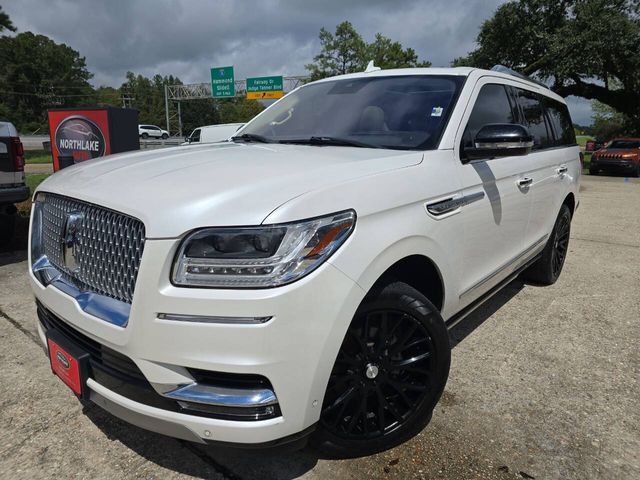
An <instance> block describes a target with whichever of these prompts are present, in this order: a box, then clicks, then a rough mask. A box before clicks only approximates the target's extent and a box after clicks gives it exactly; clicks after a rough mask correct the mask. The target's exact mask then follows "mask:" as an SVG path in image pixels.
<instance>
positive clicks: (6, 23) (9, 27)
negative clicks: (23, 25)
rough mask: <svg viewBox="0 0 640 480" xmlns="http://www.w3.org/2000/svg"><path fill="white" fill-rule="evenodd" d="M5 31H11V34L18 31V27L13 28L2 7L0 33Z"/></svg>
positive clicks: (0, 9)
mask: <svg viewBox="0 0 640 480" xmlns="http://www.w3.org/2000/svg"><path fill="white" fill-rule="evenodd" d="M3 30H9V31H11V32H15V31H16V27H14V26H13V23H12V22H11V19H10V18H9V15H7V14H6V13H5V12H3V11H2V6H0V32H2V31H3Z"/></svg>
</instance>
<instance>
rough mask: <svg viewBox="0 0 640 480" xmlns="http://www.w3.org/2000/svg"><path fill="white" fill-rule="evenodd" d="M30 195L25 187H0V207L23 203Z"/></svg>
mask: <svg viewBox="0 0 640 480" xmlns="http://www.w3.org/2000/svg"><path fill="white" fill-rule="evenodd" d="M30 195H31V191H30V190H29V187H28V186H26V185H20V186H17V187H8V188H2V187H0V205H3V204H7V203H20V202H24V201H25V200H26V199H28V198H29V196H30Z"/></svg>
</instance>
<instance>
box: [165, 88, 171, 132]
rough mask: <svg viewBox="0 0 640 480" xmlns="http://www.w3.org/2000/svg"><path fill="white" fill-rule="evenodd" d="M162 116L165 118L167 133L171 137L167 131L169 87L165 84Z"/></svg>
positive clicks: (168, 130)
mask: <svg viewBox="0 0 640 480" xmlns="http://www.w3.org/2000/svg"><path fill="white" fill-rule="evenodd" d="M164 114H165V116H166V117H167V132H169V135H171V130H170V129H169V87H168V85H167V84H166V83H165V84H164Z"/></svg>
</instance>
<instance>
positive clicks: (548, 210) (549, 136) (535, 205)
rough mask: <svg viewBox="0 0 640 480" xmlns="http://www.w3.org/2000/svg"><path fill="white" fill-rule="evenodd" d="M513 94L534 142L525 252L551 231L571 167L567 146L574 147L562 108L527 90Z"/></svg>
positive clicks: (561, 105) (517, 89)
mask: <svg viewBox="0 0 640 480" xmlns="http://www.w3.org/2000/svg"><path fill="white" fill-rule="evenodd" d="M513 93H514V96H515V98H516V99H517V103H518V107H519V110H520V115H521V123H523V124H524V125H525V126H526V127H527V128H528V129H529V133H531V134H532V135H533V138H534V147H533V150H532V152H531V153H530V154H529V158H530V160H531V161H532V163H531V166H532V168H531V169H530V170H529V171H528V172H527V174H526V175H527V176H528V177H529V178H531V179H532V180H533V182H532V184H531V193H532V207H531V216H530V219H529V224H528V226H527V231H526V233H525V238H524V243H525V248H526V247H531V246H534V245H539V244H540V243H544V242H545V241H546V239H547V237H548V235H549V234H550V232H551V230H552V229H553V224H554V222H555V219H556V216H557V213H558V212H557V211H556V210H558V208H559V206H560V204H561V203H562V200H563V198H564V195H565V192H566V188H565V187H564V186H563V182H564V180H565V179H566V176H567V174H568V171H569V163H571V155H572V151H571V149H568V148H567V146H569V145H571V144H575V134H574V133H573V126H572V125H571V121H570V119H569V124H568V125H565V123H566V118H567V117H568V110H566V106H565V105H563V104H561V103H560V102H557V101H555V100H553V99H550V98H548V97H545V96H544V95H541V94H539V93H537V92H533V91H530V90H525V89H521V88H514V89H513ZM565 113H566V117H565ZM560 117H562V118H560ZM570 137H571V138H570ZM565 143H567V145H566V146H565V145H564V144H565ZM565 170H566V171H565Z"/></svg>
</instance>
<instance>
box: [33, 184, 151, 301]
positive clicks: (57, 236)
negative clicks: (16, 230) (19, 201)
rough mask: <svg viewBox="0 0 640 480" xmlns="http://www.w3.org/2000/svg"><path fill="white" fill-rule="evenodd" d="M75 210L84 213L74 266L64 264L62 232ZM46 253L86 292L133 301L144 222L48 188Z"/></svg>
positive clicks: (44, 209) (44, 214) (44, 212)
mask: <svg viewBox="0 0 640 480" xmlns="http://www.w3.org/2000/svg"><path fill="white" fill-rule="evenodd" d="M71 212H80V213H82V215H83V220H82V224H81V226H80V228H79V230H78V234H77V239H76V244H75V245H74V247H73V248H74V258H75V263H76V268H75V269H74V270H71V269H70V268H68V267H67V266H66V265H65V258H64V245H63V236H64V228H65V221H66V219H67V216H68V215H69V213H71ZM41 222H42V230H41V232H42V235H41V242H42V245H41V248H42V253H43V254H44V255H46V257H47V258H48V261H49V262H50V263H51V264H52V265H53V266H54V267H55V268H56V269H57V270H58V271H60V272H61V274H62V276H63V277H64V278H65V280H67V281H71V282H72V283H73V284H75V285H77V286H78V287H79V288H80V289H81V290H83V291H91V292H96V293H99V294H100V295H104V296H107V297H110V298H114V299H116V300H119V301H121V302H125V303H131V300H132V299H133V292H134V290H135V286H136V278H137V276H138V269H139V268H140V259H141V257H142V251H143V249H144V239H145V231H144V224H143V223H142V222H141V221H140V220H137V219H135V218H133V217H130V216H128V215H124V214H122V213H118V212H114V211H113V210H109V209H106V208H104V207H100V206H98V205H93V204H91V203H87V202H82V201H80V200H75V199H72V198H68V197H63V196H60V195H53V194H49V193H47V194H46V196H45V198H44V201H43V202H42V217H41Z"/></svg>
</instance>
